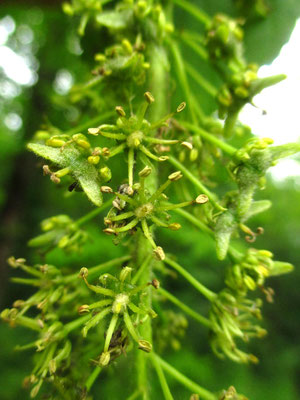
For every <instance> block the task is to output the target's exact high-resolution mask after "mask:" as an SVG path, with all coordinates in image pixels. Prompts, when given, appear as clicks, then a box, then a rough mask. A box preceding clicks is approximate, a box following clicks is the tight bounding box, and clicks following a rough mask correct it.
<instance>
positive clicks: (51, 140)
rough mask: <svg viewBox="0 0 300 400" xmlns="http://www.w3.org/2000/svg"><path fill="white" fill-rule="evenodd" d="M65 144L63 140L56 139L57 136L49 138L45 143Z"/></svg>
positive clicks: (59, 145)
mask: <svg viewBox="0 0 300 400" xmlns="http://www.w3.org/2000/svg"><path fill="white" fill-rule="evenodd" d="M65 144H66V142H65V141H64V140H61V139H57V138H54V137H52V138H50V139H48V140H47V142H46V145H47V146H51V147H62V146H64V145H65Z"/></svg>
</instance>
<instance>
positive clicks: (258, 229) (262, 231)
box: [256, 226, 264, 236]
mask: <svg viewBox="0 0 300 400" xmlns="http://www.w3.org/2000/svg"><path fill="white" fill-rule="evenodd" d="M263 233H264V228H262V227H261V226H259V227H258V228H257V229H256V234H257V235H258V236H259V235H262V234H263Z"/></svg>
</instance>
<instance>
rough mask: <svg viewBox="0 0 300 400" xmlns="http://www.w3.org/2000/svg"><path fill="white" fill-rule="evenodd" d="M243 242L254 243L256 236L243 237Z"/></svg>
mask: <svg viewBox="0 0 300 400" xmlns="http://www.w3.org/2000/svg"><path fill="white" fill-rule="evenodd" d="M245 240H246V242H248V243H254V242H255V240H256V235H253V236H245Z"/></svg>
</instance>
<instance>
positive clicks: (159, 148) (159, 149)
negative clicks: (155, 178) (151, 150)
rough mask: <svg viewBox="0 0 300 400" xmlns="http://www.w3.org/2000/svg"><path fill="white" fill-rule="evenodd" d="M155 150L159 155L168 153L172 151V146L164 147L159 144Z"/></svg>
mask: <svg viewBox="0 0 300 400" xmlns="http://www.w3.org/2000/svg"><path fill="white" fill-rule="evenodd" d="M155 150H156V152H157V153H167V152H169V151H170V150H171V149H170V146H163V145H161V144H158V145H157V146H155Z"/></svg>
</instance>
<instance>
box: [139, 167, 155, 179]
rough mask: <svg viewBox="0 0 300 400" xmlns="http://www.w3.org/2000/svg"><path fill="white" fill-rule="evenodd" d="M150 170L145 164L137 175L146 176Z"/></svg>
mask: <svg viewBox="0 0 300 400" xmlns="http://www.w3.org/2000/svg"><path fill="white" fill-rule="evenodd" d="M151 172H152V169H151V168H150V167H148V166H146V167H145V168H144V169H142V170H141V171H140V172H139V176H140V177H141V178H147V176H149V175H150V174H151Z"/></svg>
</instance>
